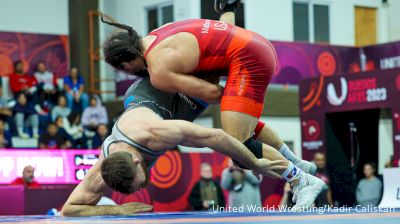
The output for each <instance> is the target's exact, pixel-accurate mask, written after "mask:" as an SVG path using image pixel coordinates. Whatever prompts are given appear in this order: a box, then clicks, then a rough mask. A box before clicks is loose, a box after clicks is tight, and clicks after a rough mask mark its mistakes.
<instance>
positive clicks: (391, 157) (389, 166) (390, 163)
mask: <svg viewBox="0 0 400 224" xmlns="http://www.w3.org/2000/svg"><path fill="white" fill-rule="evenodd" d="M393 164H394V158H393V155H391V156H390V157H389V160H388V161H386V163H385V168H392V167H394V166H393Z"/></svg>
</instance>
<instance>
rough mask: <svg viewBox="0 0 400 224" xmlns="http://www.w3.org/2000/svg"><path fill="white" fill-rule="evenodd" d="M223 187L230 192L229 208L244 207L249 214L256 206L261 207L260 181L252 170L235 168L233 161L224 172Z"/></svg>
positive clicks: (222, 177)
mask: <svg viewBox="0 0 400 224" xmlns="http://www.w3.org/2000/svg"><path fill="white" fill-rule="evenodd" d="M221 186H222V188H224V189H225V190H228V191H229V201H228V205H229V206H231V207H236V208H240V207H241V206H244V209H245V211H247V212H250V211H251V208H254V206H255V207H261V194H260V188H259V186H260V180H259V179H258V178H257V177H256V176H254V175H253V173H252V172H251V171H250V170H243V169H241V168H239V167H237V166H234V165H233V162H232V160H230V163H229V166H228V167H227V168H225V169H224V171H222V176H221ZM246 209H247V210H246Z"/></svg>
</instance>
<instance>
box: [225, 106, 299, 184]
mask: <svg viewBox="0 0 400 224" xmlns="http://www.w3.org/2000/svg"><path fill="white" fill-rule="evenodd" d="M257 122H258V118H256V117H253V116H251V115H248V114H244V113H241V112H236V111H222V112H221V123H222V129H223V130H224V131H225V132H226V133H228V134H230V135H231V136H233V137H234V138H236V139H238V140H239V141H241V142H245V141H246V140H247V139H249V138H252V137H253V132H254V129H255V127H256V125H257ZM262 156H263V158H265V159H268V160H271V161H275V160H283V161H285V164H283V165H284V166H286V167H287V169H286V170H284V171H281V172H277V173H278V174H279V175H281V176H282V178H284V179H286V180H287V181H288V182H291V181H293V180H295V179H297V178H298V176H296V175H291V176H293V178H288V175H289V174H291V173H293V172H292V171H293V169H296V168H295V167H294V166H293V164H292V163H291V162H290V161H288V160H287V159H286V158H285V157H283V156H282V155H281V154H280V153H279V152H278V151H276V150H274V149H273V148H272V147H271V146H268V145H266V144H262ZM298 170H299V171H300V169H298Z"/></svg>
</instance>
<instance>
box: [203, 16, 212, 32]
mask: <svg viewBox="0 0 400 224" xmlns="http://www.w3.org/2000/svg"><path fill="white" fill-rule="evenodd" d="M210 23H211V20H209V19H206V21H205V22H204V24H203V27H202V28H201V33H208V30H209V29H210Z"/></svg>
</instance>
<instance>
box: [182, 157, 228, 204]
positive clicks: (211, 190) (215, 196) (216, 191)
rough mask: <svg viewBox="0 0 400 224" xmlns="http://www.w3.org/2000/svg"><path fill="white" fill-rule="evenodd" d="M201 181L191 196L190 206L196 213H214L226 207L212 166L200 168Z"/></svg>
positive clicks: (203, 164)
mask: <svg viewBox="0 0 400 224" xmlns="http://www.w3.org/2000/svg"><path fill="white" fill-rule="evenodd" d="M200 176H201V179H200V180H199V181H198V182H197V183H196V184H195V185H194V187H193V188H192V190H191V193H190V195H189V204H190V205H191V206H192V207H193V209H194V210H196V211H213V210H215V211H216V210H217V209H218V208H219V207H224V206H225V198H224V194H223V193H222V189H221V187H220V186H219V184H218V183H217V182H216V181H214V180H213V179H212V176H213V173H212V169H211V166H210V164H208V163H202V164H201V166H200Z"/></svg>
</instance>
